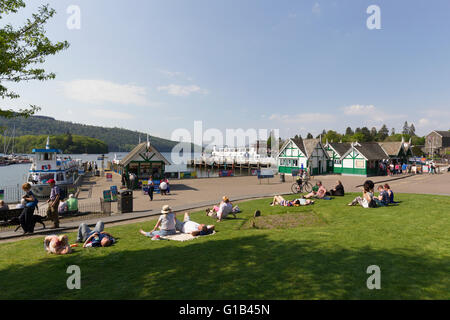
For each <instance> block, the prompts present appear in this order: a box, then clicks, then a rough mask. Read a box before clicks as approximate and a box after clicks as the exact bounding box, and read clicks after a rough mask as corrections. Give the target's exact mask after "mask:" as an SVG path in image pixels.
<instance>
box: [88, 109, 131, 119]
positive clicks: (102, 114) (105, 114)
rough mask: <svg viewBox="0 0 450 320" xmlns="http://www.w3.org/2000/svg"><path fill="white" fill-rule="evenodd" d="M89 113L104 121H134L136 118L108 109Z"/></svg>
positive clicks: (94, 110)
mask: <svg viewBox="0 0 450 320" xmlns="http://www.w3.org/2000/svg"><path fill="white" fill-rule="evenodd" d="M88 113H89V114H90V115H91V116H94V117H97V118H104V119H115V120H130V119H134V118H135V116H134V115H132V114H129V113H125V112H119V111H111V110H106V109H93V110H89V111H88Z"/></svg>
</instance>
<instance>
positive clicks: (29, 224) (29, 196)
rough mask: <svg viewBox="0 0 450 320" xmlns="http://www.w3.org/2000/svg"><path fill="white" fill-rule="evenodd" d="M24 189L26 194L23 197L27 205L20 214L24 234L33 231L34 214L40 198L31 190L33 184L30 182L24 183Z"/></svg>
mask: <svg viewBox="0 0 450 320" xmlns="http://www.w3.org/2000/svg"><path fill="white" fill-rule="evenodd" d="M22 190H23V191H24V192H25V195H24V196H23V197H22V199H23V200H24V201H25V205H24V208H23V211H22V213H21V214H20V216H19V222H20V226H21V227H22V229H23V232H24V234H27V233H33V232H34V219H33V214H34V210H35V209H36V206H37V203H38V200H37V199H36V197H35V196H34V194H33V192H32V191H31V185H30V184H29V183H24V184H23V185H22Z"/></svg>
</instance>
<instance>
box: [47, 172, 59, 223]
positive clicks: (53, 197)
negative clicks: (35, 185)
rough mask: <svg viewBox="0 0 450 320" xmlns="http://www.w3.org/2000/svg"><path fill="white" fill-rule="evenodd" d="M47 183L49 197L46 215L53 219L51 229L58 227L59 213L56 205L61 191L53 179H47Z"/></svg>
mask: <svg viewBox="0 0 450 320" xmlns="http://www.w3.org/2000/svg"><path fill="white" fill-rule="evenodd" d="M48 184H49V185H50V188H51V191H50V199H48V201H47V203H48V207H47V217H48V218H49V219H50V220H52V221H53V229H55V228H59V215H58V206H59V201H60V199H61V191H60V190H59V187H58V186H57V185H56V182H55V180H54V179H50V180H48Z"/></svg>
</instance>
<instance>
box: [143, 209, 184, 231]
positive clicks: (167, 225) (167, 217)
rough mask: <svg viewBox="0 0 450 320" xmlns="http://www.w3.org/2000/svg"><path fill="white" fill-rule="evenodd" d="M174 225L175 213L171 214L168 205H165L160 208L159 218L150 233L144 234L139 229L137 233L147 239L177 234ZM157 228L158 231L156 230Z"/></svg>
mask: <svg viewBox="0 0 450 320" xmlns="http://www.w3.org/2000/svg"><path fill="white" fill-rule="evenodd" d="M175 225H176V216H175V213H173V212H172V209H171V208H170V207H169V206H168V205H165V206H163V207H162V210H161V215H160V216H159V219H158V222H157V223H156V225H155V227H154V228H153V230H152V231H150V232H145V231H144V230H142V229H141V230H139V232H140V233H142V234H143V235H144V236H147V237H154V236H156V235H158V236H160V237H164V236H169V235H172V234H176V233H177V230H176V229H175ZM158 228H159V230H157V229H158Z"/></svg>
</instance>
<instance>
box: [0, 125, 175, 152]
mask: <svg viewBox="0 0 450 320" xmlns="http://www.w3.org/2000/svg"><path fill="white" fill-rule="evenodd" d="M14 125H15V126H16V137H18V136H24V135H61V134H67V133H70V134H73V135H79V136H87V137H91V138H96V139H99V140H101V141H103V142H105V143H106V145H107V146H108V150H109V151H110V152H128V151H131V149H133V148H134V147H135V146H136V145H137V144H138V142H139V135H140V136H141V139H142V142H144V141H146V139H147V134H146V133H142V132H138V131H132V130H127V129H123V128H105V127H99V126H91V125H85V124H79V123H73V122H68V121H60V120H55V119H54V118H51V117H45V116H32V117H29V118H13V119H6V118H1V117H0V128H1V127H3V128H7V129H8V131H7V132H6V133H5V134H6V135H11V134H12V132H11V131H12V128H13V126H14ZM150 142H151V144H152V145H154V146H155V147H156V148H157V149H158V150H159V151H161V152H170V151H171V150H172V148H173V147H174V146H175V145H176V144H177V143H178V142H175V141H171V140H167V139H162V138H158V137H154V136H150Z"/></svg>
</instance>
